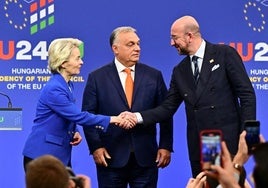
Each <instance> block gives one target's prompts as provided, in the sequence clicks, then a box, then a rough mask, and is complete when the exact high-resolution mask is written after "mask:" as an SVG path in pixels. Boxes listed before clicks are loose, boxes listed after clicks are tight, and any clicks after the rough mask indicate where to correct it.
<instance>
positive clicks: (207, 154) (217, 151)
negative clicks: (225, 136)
mask: <svg viewBox="0 0 268 188" xmlns="http://www.w3.org/2000/svg"><path fill="white" fill-rule="evenodd" d="M221 141H222V132H221V130H203V131H201V132H200V144H201V166H202V169H203V170H211V168H210V166H211V165H221Z"/></svg>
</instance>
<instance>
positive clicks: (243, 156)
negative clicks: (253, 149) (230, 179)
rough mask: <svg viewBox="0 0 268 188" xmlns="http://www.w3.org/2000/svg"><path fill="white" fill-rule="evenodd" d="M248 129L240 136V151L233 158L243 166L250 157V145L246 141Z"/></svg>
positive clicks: (234, 161)
mask: <svg viewBox="0 0 268 188" xmlns="http://www.w3.org/2000/svg"><path fill="white" fill-rule="evenodd" d="M245 137H246V131H243V132H242V133H241V134H240V136H239V143H238V151H237V153H236V155H235V157H234V159H233V163H236V164H239V165H241V166H243V165H244V164H245V163H246V162H247V161H248V158H249V154H248V146H247V142H246V138H245Z"/></svg>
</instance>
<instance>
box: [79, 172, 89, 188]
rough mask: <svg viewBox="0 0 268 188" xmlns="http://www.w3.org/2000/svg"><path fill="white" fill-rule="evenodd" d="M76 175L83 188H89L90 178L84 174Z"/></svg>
mask: <svg viewBox="0 0 268 188" xmlns="http://www.w3.org/2000/svg"><path fill="white" fill-rule="evenodd" d="M76 177H78V178H79V179H80V180H81V181H82V185H83V188H91V180H90V178H89V177H88V176H86V175H84V174H77V175H76Z"/></svg>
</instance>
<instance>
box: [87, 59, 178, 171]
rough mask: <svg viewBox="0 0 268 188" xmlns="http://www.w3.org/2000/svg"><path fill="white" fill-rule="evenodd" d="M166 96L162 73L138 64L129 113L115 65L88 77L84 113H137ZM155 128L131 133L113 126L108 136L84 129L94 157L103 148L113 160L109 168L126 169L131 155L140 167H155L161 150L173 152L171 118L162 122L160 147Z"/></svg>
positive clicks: (136, 129)
mask: <svg viewBox="0 0 268 188" xmlns="http://www.w3.org/2000/svg"><path fill="white" fill-rule="evenodd" d="M166 93H167V88H166V85H165V82H164V80H163V77H162V74H161V72H160V71H158V70H156V69H154V68H151V67H149V66H147V65H145V64H142V63H140V62H139V63H137V64H136V67H135V80H134V93H133V101H132V108H131V109H129V107H128V104H127V99H126V96H125V92H124V90H123V87H122V84H121V82H120V78H119V75H118V72H117V69H116V66H115V64H114V62H112V63H110V64H108V65H105V66H103V67H102V68H100V69H98V70H96V71H94V72H92V73H90V74H89V76H88V80H87V85H86V87H85V90H84V95H83V110H87V111H89V112H91V113H95V114H99V113H101V114H105V115H109V116H111V115H118V114H120V113H121V112H122V111H132V112H138V111H142V110H147V109H151V108H154V107H156V106H157V105H159V104H160V103H161V102H162V101H163V99H164V98H165V96H166ZM152 125H153V126H149V127H144V126H143V125H137V126H136V127H135V128H133V129H130V130H125V129H122V128H119V127H117V126H114V125H111V126H109V127H108V129H107V132H105V133H103V132H100V131H98V130H96V129H91V128H88V127H84V128H83V129H84V133H85V137H86V140H87V143H88V147H89V150H90V152H91V153H93V152H94V151H95V150H96V149H98V148H100V147H105V148H106V149H107V151H108V152H109V154H110V156H111V160H109V161H108V165H109V167H116V168H117V167H123V166H125V165H126V163H127V162H128V160H129V156H130V153H131V152H134V153H135V157H136V159H137V161H138V163H139V164H140V165H141V166H153V165H155V159H156V154H157V150H158V149H159V148H164V149H167V150H169V151H173V149H172V148H173V122H172V118H170V119H168V120H167V121H163V122H161V124H160V141H159V144H158V143H157V138H156V134H157V129H156V126H155V123H153V124H152Z"/></svg>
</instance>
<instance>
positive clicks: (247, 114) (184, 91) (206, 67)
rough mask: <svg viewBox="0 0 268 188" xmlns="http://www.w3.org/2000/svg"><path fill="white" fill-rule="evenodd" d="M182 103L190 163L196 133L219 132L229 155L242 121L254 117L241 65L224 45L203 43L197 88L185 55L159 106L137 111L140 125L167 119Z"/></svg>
mask: <svg viewBox="0 0 268 188" xmlns="http://www.w3.org/2000/svg"><path fill="white" fill-rule="evenodd" d="M182 102H184V103H185V111H186V116H187V141H188V150H189V157H190V160H199V159H200V156H199V152H200V151H199V147H198V146H199V133H200V131H201V130H204V129H220V130H222V132H223V137H224V140H225V141H226V142H227V146H228V148H229V150H230V152H231V153H232V154H235V153H236V151H237V145H238V140H239V134H240V132H241V130H242V129H243V124H242V122H244V120H246V119H255V118H256V97H255V92H254V89H253V87H252V84H251V82H250V80H249V78H248V75H247V73H246V71H245V67H244V65H243V62H242V60H241V58H240V56H239V54H238V53H237V52H236V50H235V49H234V48H232V47H230V46H227V45H214V44H211V43H209V42H207V43H206V48H205V55H204V60H203V64H202V70H201V73H200V77H199V82H198V85H197V86H196V85H195V84H194V78H193V73H192V69H191V63H190V58H189V56H187V57H185V58H184V59H183V60H182V62H181V63H180V64H178V65H177V66H176V67H175V68H174V69H173V73H172V79H171V83H170V89H169V91H168V95H167V98H166V100H165V101H164V102H163V104H162V105H161V106H159V107H157V108H156V109H152V110H149V111H144V112H141V115H142V117H143V120H144V124H145V125H146V124H151V123H153V122H157V121H161V120H163V119H165V118H167V117H171V116H172V115H173V114H174V113H175V112H176V110H177V108H178V107H179V105H180V104H181V103H182Z"/></svg>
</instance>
